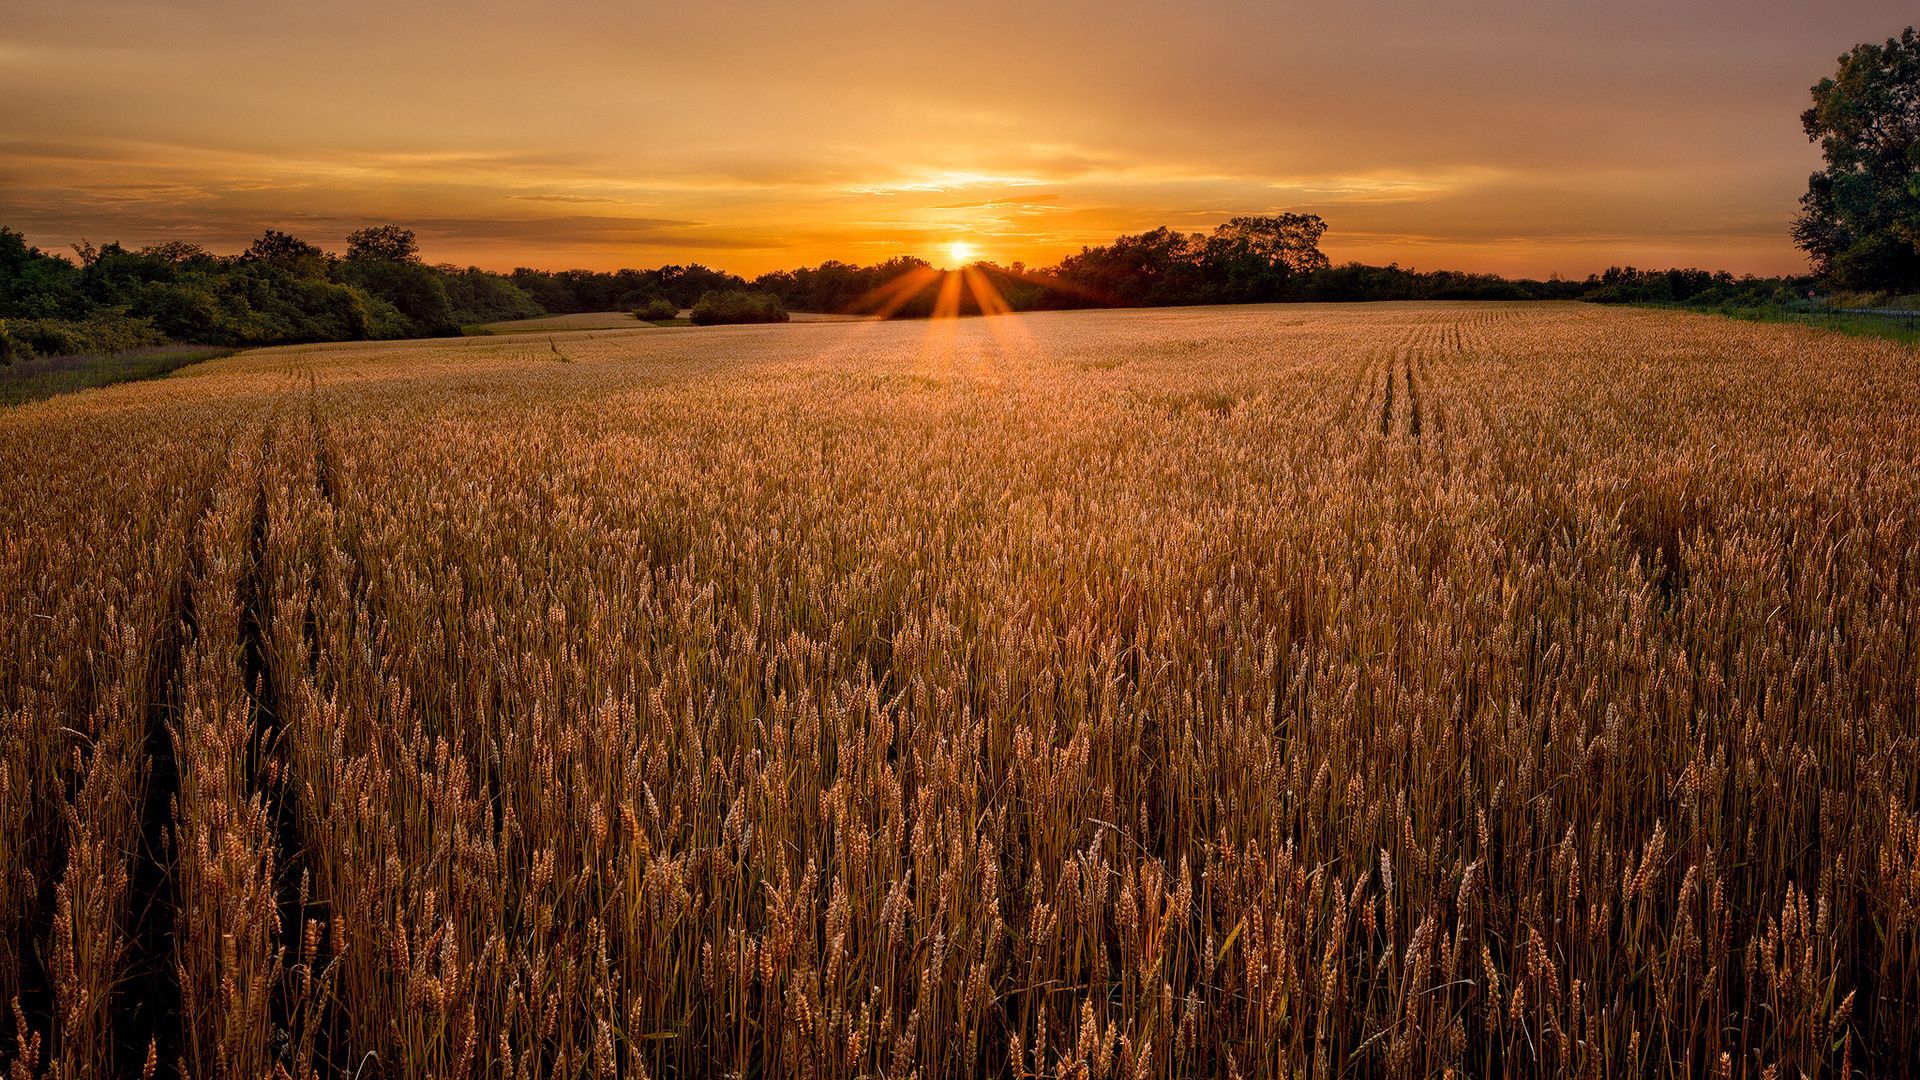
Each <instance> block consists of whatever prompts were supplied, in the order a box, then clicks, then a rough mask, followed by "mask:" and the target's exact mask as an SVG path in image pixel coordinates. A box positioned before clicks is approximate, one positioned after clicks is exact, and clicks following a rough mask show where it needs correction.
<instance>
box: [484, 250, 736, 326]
mask: <svg viewBox="0 0 1920 1080" xmlns="http://www.w3.org/2000/svg"><path fill="white" fill-rule="evenodd" d="M513 283H514V284H515V285H517V286H519V287H520V288H521V289H522V290H524V291H525V292H526V293H527V294H528V295H529V296H532V297H533V299H534V301H535V302H537V303H538V304H539V305H540V306H541V307H542V308H543V309H545V310H546V311H547V312H549V313H551V314H554V315H566V314H574V313H577V312H583V311H633V310H635V309H637V308H638V307H639V306H640V305H641V304H644V303H646V302H647V301H649V300H651V299H653V298H654V297H656V296H660V297H665V298H666V299H667V300H669V301H671V302H672V303H673V304H674V305H675V306H676V307H683V308H685V307H692V306H693V305H694V303H695V301H697V300H699V299H700V297H701V296H703V295H705V294H706V293H709V292H712V291H714V290H716V289H744V288H746V287H747V282H746V280H745V279H744V278H741V277H739V276H738V275H735V274H728V273H724V272H722V271H719V270H714V269H711V268H709V267H705V266H701V265H699V264H698V263H696V264H694V265H692V266H679V265H671V266H662V267H660V268H659V269H657V270H619V271H615V272H613V273H606V272H604V271H596V270H561V271H558V272H554V271H547V270H528V269H526V268H524V267H522V268H521V269H518V270H515V271H514V272H513Z"/></svg>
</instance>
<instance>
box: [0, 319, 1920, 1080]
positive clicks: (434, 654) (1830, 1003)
mask: <svg viewBox="0 0 1920 1080" xmlns="http://www.w3.org/2000/svg"><path fill="white" fill-rule="evenodd" d="M570 318H571V317H570ZM540 329H543V330H546V331H548V332H547V333H542V334H536V335H527V336H514V337H493V338H487V337H479V338H472V339H463V340H451V341H435V342H392V343H380V344H362V345H344V346H343V345H334V346H312V347H297V348H285V349H274V350H265V351H260V352H253V353H246V354H242V355H239V356H234V357H229V358H227V359H222V360H217V361H213V362H211V363H207V364H202V365H197V366H195V367H193V368H191V369H188V370H187V371H184V372H181V373H179V374H178V375H176V376H175V377H173V378H169V379H166V380H161V381H157V382H151V383H144V384H139V385H134V386H125V387H117V388H112V389H108V390H103V391H97V392H90V393H87V394H81V395H75V396H70V397H65V398H61V399H58V400H54V401H48V402H42V403H39V404H34V405H28V406H23V407H21V408H18V409H12V410H8V411H6V412H4V413H0V471H4V474H5V475H6V476H7V477H8V478H9V482H8V484H7V486H6V488H5V489H4V494H0V538H3V539H0V635H4V636H0V650H4V651H0V656H4V658H5V659H4V662H0V721H4V725H5V726H4V728H0V1001H6V1000H10V999H12V998H14V997H15V996H16V995H17V996H18V998H19V1000H20V1002H21V1009H20V1013H19V1015H21V1016H23V1017H24V1019H25V1025H26V1028H25V1030H19V1029H18V1025H17V1023H16V1021H15V1020H14V1019H13V1014H12V1013H11V1011H10V1010H8V1011H7V1012H6V1015H5V1018H4V1019H0V1067H4V1062H5V1060H6V1059H7V1058H8V1057H9V1056H10V1055H17V1054H18V1053H19V1049H18V1048H21V1047H28V1048H32V1047H34V1045H35V1044H34V1042H33V1040H40V1041H39V1042H38V1044H37V1051H36V1053H37V1061H38V1064H37V1065H36V1064H35V1062H32V1061H30V1062H29V1063H28V1071H29V1072H31V1071H32V1070H33V1069H34V1068H36V1067H40V1068H44V1067H46V1066H48V1065H49V1064H52V1065H57V1066H59V1068H60V1069H61V1070H62V1072H61V1075H83V1074H89V1073H90V1072H91V1073H92V1074H99V1073H103V1072H117V1073H118V1074H120V1075H136V1074H138V1073H140V1071H141V1066H142V1063H143V1062H144V1061H146V1059H147V1056H148V1054H149V1052H150V1049H151V1052H152V1053H153V1055H154V1057H155V1060H156V1061H158V1062H159V1063H160V1073H161V1074H162V1075H172V1074H173V1073H174V1071H175V1070H176V1069H178V1070H179V1072H180V1074H182V1075H185V1074H187V1073H191V1074H192V1075H195V1076H202V1077H216V1076H220V1075H248V1076H265V1075H270V1074H272V1073H273V1071H274V1069H275V1068H276V1067H284V1068H285V1069H286V1070H287V1071H288V1073H289V1074H291V1075H293V1076H305V1075H310V1074H309V1073H308V1072H307V1071H306V1070H308V1069H309V1068H317V1069H318V1070H319V1074H320V1075H323V1076H336V1075H356V1074H358V1075H367V1076H375V1075H378V1076H394V1077H398V1076H442V1077H451V1076H470V1075H487V1076H493V1075H501V1076H506V1075H510V1074H511V1075H521V1074H522V1070H524V1073H525V1074H526V1075H566V1076H579V1075H587V1074H597V1075H626V1076H640V1075H650V1076H655V1077H665V1076H720V1075H729V1074H731V1075H741V1076H769V1077H772V1076H794V1075H822V1076H832V1077H854V1076H873V1077H877V1076H887V1077H896V1078H905V1077H908V1076H911V1075H914V1074H915V1073H916V1072H917V1074H918V1075H919V1076H921V1077H923V1078H932V1077H939V1076H974V1075H986V1076H1018V1077H1024V1076H1027V1075H1030V1074H1047V1075H1062V1076H1067V1075H1071V1076H1079V1077H1119V1076H1154V1077H1165V1076H1213V1075H1235V1074H1238V1075H1244V1076H1250V1077H1251V1076H1280V1075H1308V1074H1309V1073H1310V1074H1311V1075H1314V1076H1339V1075H1354V1076H1380V1075H1394V1076H1441V1075H1446V1074H1448V1073H1449V1072H1451V1073H1453V1074H1454V1075H1461V1076H1486V1075H1498V1074H1508V1075H1535V1074H1558V1075H1576V1074H1577V1075H1582V1076H1618V1075H1657V1076H1681V1075H1687V1076H1707V1075H1761V1074H1762V1073H1763V1071H1765V1070H1767V1069H1769V1068H1771V1067H1775V1066H1777V1067H1779V1070H1780V1071H1779V1073H1778V1075H1780V1076H1783V1077H1784V1076H1792V1075H1799V1074H1800V1073H1801V1072H1806V1073H1808V1074H1818V1075H1843V1074H1842V1073H1841V1070H1842V1069H1843V1068H1849V1069H1852V1070H1855V1071H1858V1072H1860V1073H1861V1074H1862V1075H1894V1074H1898V1073H1901V1072H1903V1071H1905V1070H1907V1069H1908V1068H1909V1067H1910V1065H1911V1063H1912V1062H1913V1061H1915V1060H1920V1023H1916V1021H1915V1017H1916V1016H1917V1015H1920V517H1916V514H1915V510H1914V508H1915V507H1916V506H1920V351H1916V350H1915V349H1913V348H1912V347H1909V346H1905V345H1901V344H1898V343H1894V342H1889V341H1876V340H1870V339H1863V338H1850V337H1844V336H1840V335H1834V334H1828V333H1822V332H1819V331H1815V330H1811V329H1807V328H1803V327H1796V326H1783V325H1767V324H1759V323H1745V322H1737V321H1733V320H1726V319H1721V318H1716V317H1712V316H1703V315H1687V314H1679V313H1673V312H1666V311H1653V310H1643V309H1634V310H1630V309H1614V308H1598V307H1590V306H1577V305H1553V304H1536V305H1525V306H1522V305H1497V304H1469V305H1391V304H1388V305H1364V306H1358V305H1356V306H1305V305H1293V306H1283V307H1257V308H1211V309H1183V310H1162V311H1140V312H1083V313H1055V314H1039V315H1029V316H1009V317H1001V318H992V319H967V320H958V321H946V322H935V323H927V322H911V323H879V322H857V323H849V324H847V325H818V326H766V327H720V328H712V329H706V330H700V331H698V332H694V331H661V332H658V333H655V332H652V331H651V330H637V331H636V332H635V333H620V334H609V333H591V332H582V331H583V330H591V329H598V327H597V326H593V325H590V324H588V323H587V322H585V321H583V322H582V323H581V324H580V325H574V324H568V325H566V326H545V327H542V328H540ZM1903 1061H1904V1062H1908V1063H1909V1065H1908V1066H1902V1065H1901V1064H1900V1062H1903ZM223 1070H224V1071H223Z"/></svg>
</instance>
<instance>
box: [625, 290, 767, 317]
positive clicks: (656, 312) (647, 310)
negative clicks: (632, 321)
mask: <svg viewBox="0 0 1920 1080" xmlns="http://www.w3.org/2000/svg"><path fill="white" fill-rule="evenodd" d="M782 314H784V312H783V313H782ZM633 317H634V318H636V319H639V320H640V321H641V322H666V321H667V320H668V319H677V318H679V317H680V309H679V308H678V307H677V306H675V305H674V302H673V301H671V300H669V299H667V298H666V297H664V296H656V297H654V298H653V299H651V300H649V301H647V302H646V303H644V304H641V305H640V307H639V309H638V310H636V311H635V312H634V313H633Z"/></svg>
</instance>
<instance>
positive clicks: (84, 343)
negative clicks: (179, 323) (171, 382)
mask: <svg viewBox="0 0 1920 1080" xmlns="http://www.w3.org/2000/svg"><path fill="white" fill-rule="evenodd" d="M7 336H8V337H9V338H10V339H12V341H13V342H14V344H13V345H12V346H11V348H13V349H15V350H16V353H17V350H20V349H21V348H23V347H24V349H25V350H27V352H26V353H25V354H18V353H17V355H19V356H20V358H22V359H24V358H26V356H34V355H37V356H67V355H74V354H104V353H119V352H129V351H132V350H134V349H144V348H148V347H150V346H154V345H163V344H165V343H166V340H167V339H166V336H165V335H164V334H162V333H161V332H160V331H159V330H158V329H156V328H155V327H154V325H153V323H152V322H150V321H148V320H146V319H137V318H131V317H129V316H126V315H120V314H115V313H111V312H108V313H101V314H97V315H93V316H91V317H89V318H85V319H17V320H9V321H8V324H7Z"/></svg>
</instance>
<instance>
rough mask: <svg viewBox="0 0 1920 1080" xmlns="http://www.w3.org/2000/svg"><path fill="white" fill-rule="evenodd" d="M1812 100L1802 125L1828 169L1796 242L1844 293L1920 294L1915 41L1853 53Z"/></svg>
mask: <svg viewBox="0 0 1920 1080" xmlns="http://www.w3.org/2000/svg"><path fill="white" fill-rule="evenodd" d="M1812 92H1813V107H1812V108H1810V109H1808V110H1807V111H1806V112H1805V113H1803V114H1802V115H1801V117H1800V121H1801V124H1802V126H1804V127H1805V128H1806V132H1807V138H1809V139H1811V140H1813V141H1815V142H1818V143H1819V144H1820V151H1821V153H1822V154H1823V155H1824V156H1825V157H1826V162H1827V167H1826V169H1825V170H1823V171H1821V172H1818V173H1815V174H1814V175H1813V176H1812V177H1810V178H1809V179H1808V181H1807V193H1806V195H1804V196H1802V198H1801V200H1800V208H1801V212H1800V216H1799V217H1798V218H1797V219H1795V221H1794V225H1793V239H1794V243H1795V244H1797V245H1799V247H1800V248H1801V250H1803V251H1805V252H1806V253H1807V255H1808V257H1809V258H1811V259H1812V260H1813V264H1814V268H1815V270H1816V271H1817V272H1818V273H1820V274H1821V275H1822V276H1823V277H1825V278H1827V279H1828V280H1829V281H1830V282H1831V283H1833V284H1835V285H1838V286H1840V287H1842V288H1855V289H1901V290H1905V289H1913V288H1920V33H1916V32H1915V31H1914V29H1913V28H1912V27H1908V28H1907V30H1906V31H1905V32H1904V33H1902V34H1901V35H1900V36H1899V37H1898V38H1889V39H1887V41H1886V43H1885V44H1882V45H1874V44H1865V45H1857V46H1855V47H1854V48H1853V50H1852V51H1850V52H1848V53H1847V54H1846V55H1844V56H1842V57H1840V66H1839V69H1838V70H1836V71H1835V72H1834V74H1833V76H1832V77H1830V78H1826V79H1822V80H1820V82H1819V83H1817V84H1815V86H1814V87H1813V91H1812Z"/></svg>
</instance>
